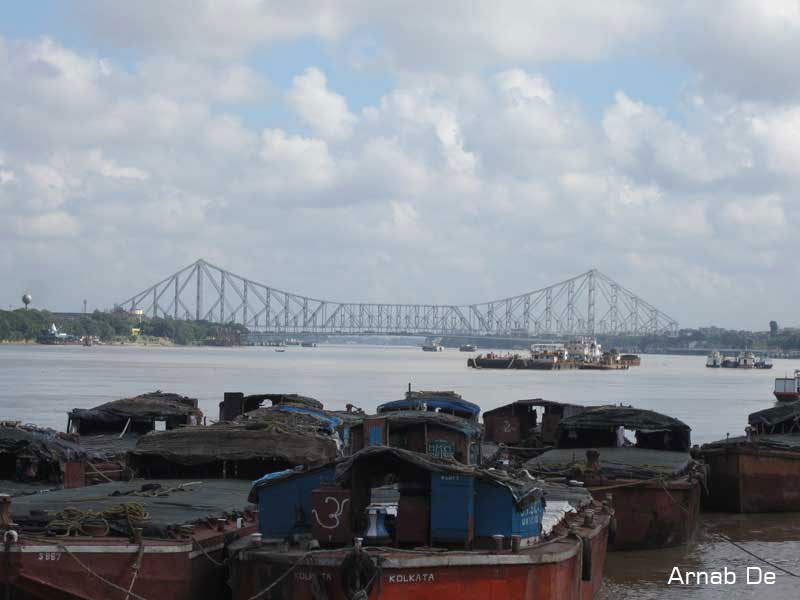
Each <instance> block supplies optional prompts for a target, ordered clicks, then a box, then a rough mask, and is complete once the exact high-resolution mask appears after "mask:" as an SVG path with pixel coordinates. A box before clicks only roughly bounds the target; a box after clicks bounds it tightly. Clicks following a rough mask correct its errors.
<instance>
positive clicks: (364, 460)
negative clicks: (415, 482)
mask: <svg viewBox="0 0 800 600" xmlns="http://www.w3.org/2000/svg"><path fill="white" fill-rule="evenodd" d="M398 463H403V464H406V465H411V466H414V467H417V468H419V469H422V470H424V471H429V472H432V473H452V474H454V475H466V476H470V477H475V478H477V479H480V480H482V481H485V482H488V483H493V484H495V485H501V486H503V487H506V488H508V490H509V491H510V492H511V495H512V496H513V498H514V501H515V502H516V503H517V505H518V506H520V505H523V504H527V503H528V502H530V501H532V500H535V499H537V498H541V497H543V495H544V493H543V489H542V482H541V481H539V480H536V479H535V478H532V477H528V476H525V475H524V474H523V476H518V475H515V474H512V473H509V472H506V471H501V470H497V469H481V468H479V467H474V466H469V465H465V464H462V463H460V462H457V461H455V460H452V459H450V460H448V459H437V458H432V457H430V456H428V455H427V454H421V453H419V452H412V451H411V450H403V449H402V448H391V447H389V446H370V447H368V448H364V449H363V450H359V451H358V452H356V453H355V454H353V455H352V456H349V457H347V458H346V459H343V460H341V461H340V462H339V463H337V465H336V480H337V481H339V482H341V483H344V484H347V483H348V482H349V481H350V479H351V477H352V471H353V467H354V466H355V465H357V464H358V465H364V464H367V465H369V467H370V468H373V469H375V470H376V471H379V470H391V469H392V466H393V465H397V464H398Z"/></svg>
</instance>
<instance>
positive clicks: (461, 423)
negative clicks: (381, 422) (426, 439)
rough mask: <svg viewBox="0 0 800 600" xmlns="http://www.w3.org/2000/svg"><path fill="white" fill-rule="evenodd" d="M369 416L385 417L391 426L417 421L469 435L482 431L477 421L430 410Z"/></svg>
mask: <svg viewBox="0 0 800 600" xmlns="http://www.w3.org/2000/svg"><path fill="white" fill-rule="evenodd" d="M371 416H372V417H373V418H378V419H386V420H387V421H388V422H389V423H390V424H391V425H392V426H397V427H402V426H408V425H415V424H418V423H419V424H421V423H427V424H429V425H431V424H434V425H439V426H440V427H444V428H446V429H452V430H455V431H458V432H460V433H463V434H464V435H467V436H469V437H478V436H479V435H480V433H481V431H482V428H481V426H480V424H479V423H478V422H477V421H473V420H471V419H465V418H463V417H459V416H456V415H451V414H448V413H443V412H432V411H425V410H397V411H393V412H385V413H379V414H377V415H371Z"/></svg>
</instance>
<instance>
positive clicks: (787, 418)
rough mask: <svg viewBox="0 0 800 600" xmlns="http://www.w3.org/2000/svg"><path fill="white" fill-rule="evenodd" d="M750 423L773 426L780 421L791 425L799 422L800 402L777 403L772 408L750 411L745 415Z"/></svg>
mask: <svg viewBox="0 0 800 600" xmlns="http://www.w3.org/2000/svg"><path fill="white" fill-rule="evenodd" d="M747 421H748V422H749V423H750V425H754V426H756V425H763V426H764V427H774V426H775V425H780V424H781V423H786V424H787V425H791V424H794V423H797V422H800V402H787V403H783V404H778V405H777V406H774V407H773V408H767V409H765V410H759V411H758V412H754V413H751V414H750V416H748V417H747Z"/></svg>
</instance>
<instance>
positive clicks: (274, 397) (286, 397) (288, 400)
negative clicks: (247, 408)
mask: <svg viewBox="0 0 800 600" xmlns="http://www.w3.org/2000/svg"><path fill="white" fill-rule="evenodd" d="M264 400H269V401H270V402H272V405H273V406H278V405H284V404H288V405H292V404H294V405H298V406H305V407H306V408H314V409H317V410H322V409H323V408H324V406H323V404H322V402H320V401H319V400H317V399H316V398H311V397H310V396H302V395H300V394H250V395H249V396H245V397H244V401H245V403H250V402H263V401H264Z"/></svg>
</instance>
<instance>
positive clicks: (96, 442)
mask: <svg viewBox="0 0 800 600" xmlns="http://www.w3.org/2000/svg"><path fill="white" fill-rule="evenodd" d="M139 437H140V436H139V435H138V434H135V433H126V434H125V435H123V436H122V437H120V436H119V434H116V433H99V434H94V435H82V436H81V437H80V445H81V448H83V449H84V450H86V452H87V453H88V454H89V457H90V458H92V459H98V460H113V459H118V458H120V457H122V456H123V455H125V454H126V453H127V452H129V451H131V450H133V449H134V448H135V447H136V442H137V441H138V440H139Z"/></svg>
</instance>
